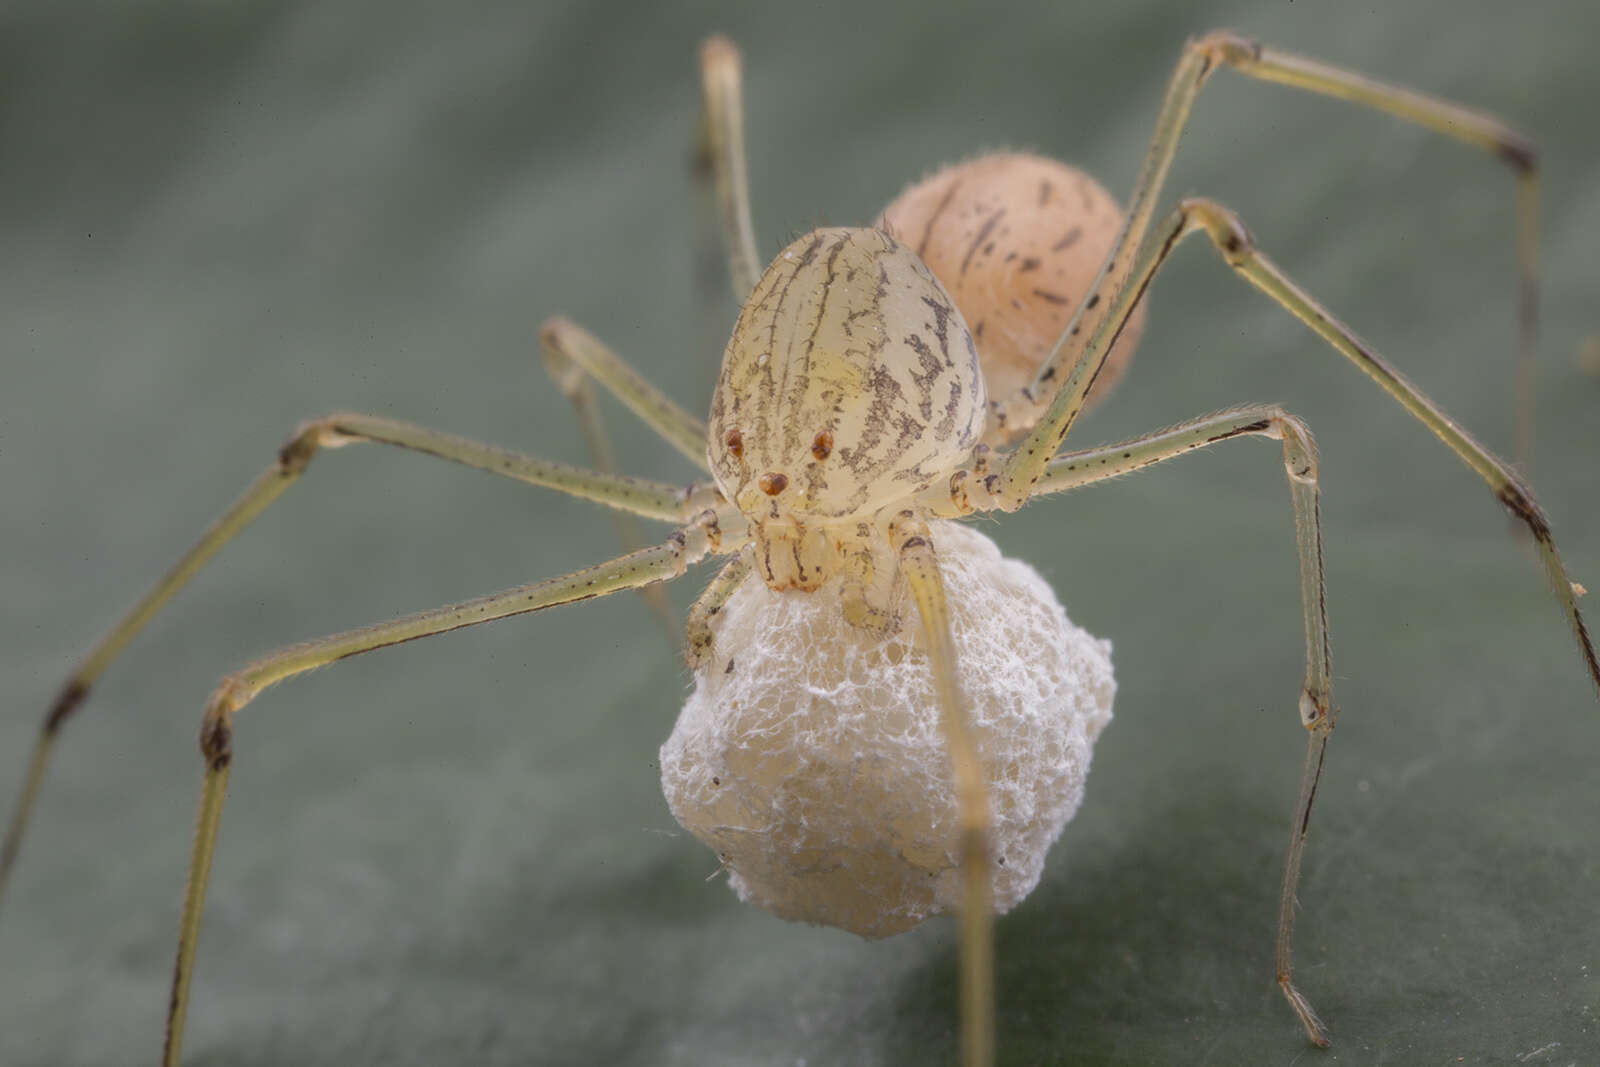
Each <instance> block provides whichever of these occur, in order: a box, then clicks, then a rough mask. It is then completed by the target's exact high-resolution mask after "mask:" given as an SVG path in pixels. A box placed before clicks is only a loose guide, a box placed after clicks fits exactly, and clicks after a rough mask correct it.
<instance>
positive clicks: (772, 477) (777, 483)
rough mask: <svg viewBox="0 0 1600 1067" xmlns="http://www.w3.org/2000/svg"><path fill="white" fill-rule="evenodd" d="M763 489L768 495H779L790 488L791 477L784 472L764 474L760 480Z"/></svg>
mask: <svg viewBox="0 0 1600 1067" xmlns="http://www.w3.org/2000/svg"><path fill="white" fill-rule="evenodd" d="M759 484H760V486H761V491H762V492H763V493H765V494H767V495H768V496H777V495H778V494H779V493H781V492H783V491H784V490H785V489H787V488H789V479H788V478H787V477H786V476H784V475H782V474H777V473H774V474H763V475H762V476H761V480H760V482H759Z"/></svg>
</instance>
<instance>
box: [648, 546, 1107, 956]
mask: <svg viewBox="0 0 1600 1067" xmlns="http://www.w3.org/2000/svg"><path fill="white" fill-rule="evenodd" d="M933 543H934V548H935V551H936V552H937V554H938V558H939V565H940V570H941V572H942V574H943V576H944V582H945V589H946V596H947V598H948V600H949V603H950V610H951V615H952V624H953V627H954V633H955V645H956V650H957V672H956V673H957V681H958V684H959V686H960V689H961V692H962V694H963V697H964V701H965V710H966V713H967V715H968V716H969V718H970V721H971V722H972V724H973V726H974V728H975V731H976V735H977V738H978V746H979V749H980V752H981V754H982V762H983V769H984V776H985V779H986V781H987V783H988V788H989V800H990V806H991V809H992V811H993V813H994V819H993V833H992V835H991V838H990V842H991V843H990V853H991V856H992V857H993V858H994V862H992V863H991V870H992V872H993V876H994V886H993V888H994V903H995V909H996V911H999V912H1004V911H1007V910H1009V909H1010V908H1012V907H1013V906H1015V905H1016V904H1017V903H1018V902H1019V901H1021V900H1022V899H1023V898H1024V897H1025V896H1027V895H1028V893H1029V892H1031V891H1032V890H1033V887H1034V886H1035V885H1037V884H1038V882H1039V876H1040V874H1041V872H1042V871H1043V868H1044V857H1045V853H1046V852H1047V851H1048V850H1049V848H1050V845H1051V844H1052V843H1054V841H1055V840H1056V838H1057V837H1059V836H1060V834H1061V830H1062V827H1063V826H1065V825H1066V822H1067V820H1068V819H1070V818H1071V817H1072V815H1073V813H1074V812H1076V811H1077V808H1078V804H1079V801H1081V800H1082V798H1083V786H1084V779H1085V776H1086V775H1087V774H1088V771H1089V757H1090V753H1091V751H1092V749H1093V747H1094V741H1095V738H1096V737H1098V736H1099V734H1100V731H1101V730H1102V729H1103V728H1104V727H1105V725H1106V723H1107V722H1109V721H1110V719H1111V702H1112V697H1113V696H1114V695H1115V693H1116V681H1115V679H1114V678H1113V677H1112V673H1111V643H1110V642H1109V641H1103V640H1100V639H1098V638H1096V637H1094V636H1092V635H1091V634H1089V633H1087V632H1085V631H1084V630H1081V629H1079V628H1078V627H1076V626H1074V625H1073V624H1072V623H1071V622H1070V621H1069V620H1068V619H1067V616H1066V612H1065V611H1064V610H1063V609H1062V607H1061V604H1060V603H1059V602H1058V601H1057V600H1056V597H1055V594H1054V593H1053V592H1052V591H1051V589H1050V586H1049V585H1048V584H1047V583H1046V582H1045V581H1044V579H1043V578H1041V577H1040V576H1039V574H1038V572H1037V571H1035V570H1034V569H1033V568H1032V567H1030V566H1028V565H1027V564H1026V563H1023V562H1021V561H1019V560H1014V559H1006V558H1004V557H1002V556H1001V555H1000V550H999V548H998V547H997V546H996V545H995V544H994V542H993V541H990V540H989V539H988V538H987V537H984V536H983V535H982V534H980V533H978V532H976V531H975V530H972V529H969V528H967V527H965V526H962V525H959V524H957V523H950V522H939V523H934V524H933ZM841 584H842V583H841V581H840V580H839V579H834V580H832V581H830V582H829V583H828V584H827V585H825V586H824V587H823V588H822V589H820V590H818V591H817V592H814V593H805V592H786V593H775V592H773V591H771V590H770V589H768V588H767V587H766V585H764V584H763V583H762V582H761V581H760V579H759V578H756V577H753V576H752V577H751V578H750V579H747V580H746V581H745V582H744V584H743V585H741V586H740V587H739V589H738V590H737V591H736V592H735V593H734V595H733V596H732V598H730V599H729V601H728V603H727V604H726V606H725V607H724V608H723V610H722V611H721V612H719V613H718V615H717V617H716V619H715V639H716V643H715V646H714V651H713V653H712V655H711V657H710V658H709V659H708V661H707V663H706V664H705V666H704V667H703V668H702V669H701V670H700V671H699V672H698V673H697V674H696V677H695V688H694V691H693V692H692V693H691V694H690V696H689V699H688V702H687V703H686V704H685V705H684V708H683V711H682V713H681V714H680V716H679V718H678V723H677V726H676V727H675V728H674V730H673V732H672V736H671V737H670V738H669V739H668V740H667V743H666V744H665V745H663V746H662V749H661V784H662V789H663V791H664V792H665V793H666V797H667V803H668V805H669V806H670V807H671V808H672V814H673V815H674V816H675V817H676V818H677V820H678V821H679V822H680V823H682V824H683V826H684V827H685V828H686V829H688V830H689V831H690V832H691V833H693V834H694V835H695V836H696V837H698V838H699V839H700V840H701V841H703V842H705V843H706V844H707V845H709V846H710V847H711V848H712V849H713V850H715V851H716V853H717V855H718V857H719V858H720V859H721V860H722V861H723V863H724V864H725V865H726V867H727V868H728V870H729V871H730V872H731V877H730V879H729V883H730V885H732V887H733V890H734V892H736V893H738V894H739V897H740V898H741V899H743V900H748V901H751V902H753V903H756V904H758V905H760V906H761V907H763V908H765V909H767V910H768V911H770V912H772V913H773V914H775V915H779V916H781V917H783V918H786V919H797V920H803V921H806V922H814V923H826V924H827V925H830V926H837V927H840V928H842V929H845V930H850V931H852V932H854V933H857V934H860V935H861V936H863V937H887V936H889V935H891V934H897V933H901V932H903V931H905V930H909V929H910V928H911V927H913V926H915V925H916V924H917V923H919V922H921V921H922V920H923V919H926V918H928V917H929V916H932V915H937V914H940V913H943V912H947V911H954V910H955V909H956V907H957V905H958V902H959V900H960V871H959V858H960V857H959V849H958V846H957V835H956V826H957V820H956V804H955V796H954V789H953V786H952V776H951V770H950V765H949V758H948V756H947V755H946V746H945V741H944V737H943V735H942V733H941V732H940V729H939V709H938V705H937V702H936V700H935V696H934V688H933V676H932V673H931V671H930V669H929V665H928V657H927V652H926V647H927V646H926V642H925V641H924V640H923V638H922V634H921V625H920V621H919V619H918V617H917V610H916V606H915V604H914V603H913V602H912V601H911V599H910V598H909V597H906V598H905V601H904V603H903V605H902V607H901V616H902V623H901V626H900V629H899V632H898V633H894V634H890V635H887V636H885V635H881V634H875V633H872V632H870V631H867V630H863V629H859V628H856V627H853V626H851V625H849V624H848V623H846V622H845V620H844V614H843V610H842V608H841V603H840V587H841Z"/></svg>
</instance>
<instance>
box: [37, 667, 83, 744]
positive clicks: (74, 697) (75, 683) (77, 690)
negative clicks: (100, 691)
mask: <svg viewBox="0 0 1600 1067" xmlns="http://www.w3.org/2000/svg"><path fill="white" fill-rule="evenodd" d="M88 695H89V686H88V684H87V683H85V682H82V681H80V680H79V679H77V678H73V679H70V680H69V681H68V682H67V684H66V685H64V686H62V687H61V692H60V693H59V694H57V696H56V702H55V703H54V704H51V705H50V710H49V711H48V712H47V713H46V714H45V717H44V732H45V735H46V736H49V737H53V736H54V735H55V733H56V731H58V730H60V729H61V724H62V723H64V722H66V721H67V720H68V719H70V718H71V717H72V713H73V712H75V711H77V710H78V705H80V704H82V703H83V698H84V697H86V696H88Z"/></svg>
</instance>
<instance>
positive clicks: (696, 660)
mask: <svg viewBox="0 0 1600 1067" xmlns="http://www.w3.org/2000/svg"><path fill="white" fill-rule="evenodd" d="M751 569H752V564H751V562H750V556H749V554H747V553H744V552H741V553H739V554H738V555H737V556H734V557H733V558H732V559H730V560H729V561H728V564H727V566H725V567H723V568H722V570H720V571H718V572H717V576H716V577H715V578H713V579H711V584H710V585H708V586H706V588H705V592H703V593H701V594H700V597H699V599H697V600H696V601H695V602H694V607H692V608H690V609H689V623H688V625H687V626H686V627H685V628H684V638H683V648H684V658H685V659H687V660H688V661H689V669H690V670H699V669H700V667H701V665H702V664H704V663H705V661H706V658H707V657H708V656H710V655H711V650H712V643H713V638H712V633H711V620H712V619H714V618H716V617H717V615H718V614H719V613H720V612H721V611H722V609H723V607H724V606H726V605H727V603H728V598H729V597H731V596H733V594H734V592H735V591H736V590H737V589H738V588H739V586H740V585H741V584H743V582H744V580H745V579H746V578H748V577H750V571H751Z"/></svg>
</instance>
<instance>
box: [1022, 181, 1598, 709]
mask: <svg viewBox="0 0 1600 1067" xmlns="http://www.w3.org/2000/svg"><path fill="white" fill-rule="evenodd" d="M1195 232H1201V233H1204V234H1205V235H1206V236H1207V237H1209V238H1210V240H1211V243H1212V245H1213V246H1214V247H1215V248H1216V249H1217V251H1218V252H1220V253H1221V254H1222V257H1223V259H1224V260H1225V261H1226V262H1227V264H1228V266H1230V267H1232V268H1233V269H1234V270H1235V271H1236V272H1238V273H1239V274H1240V275H1241V276H1243V277H1244V279H1245V280H1246V281H1248V282H1249V283H1250V284H1251V285H1254V286H1255V287H1256V288H1257V289H1260V290H1261V291H1262V292H1264V293H1266V294H1267V295H1268V296H1269V297H1271V298H1272V299H1273V300H1274V301H1276V302H1277V303H1278V304H1279V305H1281V306H1282V307H1283V308H1284V309H1285V310H1287V311H1288V312H1289V313H1290V314H1292V315H1294V316H1295V317H1296V318H1297V319H1299V320H1300V321H1302V322H1304V323H1305V324H1306V325H1307V326H1309V327H1310V328H1311V329H1312V331H1313V332H1315V333H1316V334H1317V336H1319V337H1321V338H1322V339H1323V340H1324V341H1326V342H1328V344H1329V345H1331V346H1332V347H1333V349H1334V350H1335V351H1336V352H1338V353H1339V354H1340V355H1342V356H1344V357H1345V358H1346V359H1348V360H1350V362H1352V363H1354V364H1355V365H1356V367H1357V368H1359V369H1360V370H1361V371H1362V373H1364V374H1366V375H1367V376H1368V377H1370V378H1372V379H1373V380H1374V381H1375V382H1377V383H1378V384H1379V385H1380V386H1382V387H1383V389H1384V391H1385V392H1387V393H1388V394H1389V395H1390V396H1392V397H1393V398H1394V399H1395V400H1396V401H1397V402H1398V403H1399V404H1400V406H1401V407H1403V408H1405V409H1406V410H1407V411H1409V412H1410V413H1411V414H1412V415H1413V416H1415V417H1416V419H1417V420H1418V421H1419V422H1421V423H1422V424H1423V425H1424V426H1426V427H1427V428H1428V429H1429V430H1431V431H1433V433H1434V435H1435V436H1437V437H1438V438H1439V439H1440V440H1441V441H1443V442H1444V443H1445V444H1446V445H1448V446H1450V450H1451V451H1453V452H1454V453H1455V454H1456V455H1457V456H1459V457H1460V458H1461V460H1462V462H1463V463H1465V464H1466V465H1467V466H1468V467H1469V468H1471V469H1472V470H1473V471H1474V472H1475V473H1476V474H1477V475H1478V476H1479V477H1480V478H1482V479H1483V480H1484V482H1485V483H1486V484H1487V485H1488V486H1489V488H1490V489H1491V490H1492V491H1493V492H1494V495H1495V497H1496V498H1497V499H1498V500H1499V501H1500V502H1501V503H1502V504H1504V505H1505V507H1506V508H1507V510H1509V511H1510V512H1511V514H1512V515H1513V516H1515V517H1516V518H1517V519H1519V520H1521V521H1522V522H1523V523H1524V524H1525V525H1526V526H1527V528H1528V532H1529V533H1530V534H1532V536H1533V539H1534V542H1535V544H1536V545H1537V548H1538V552H1539V558H1540V561H1541V563H1542V564H1543V566H1544V571H1545V576H1546V577H1547V578H1548V579H1549V582H1550V587H1551V590H1552V591H1553V592H1554V593H1555V596H1556V599H1557V600H1558V601H1559V602H1560V604H1561V610H1562V613H1563V614H1564V615H1565V616H1566V618H1567V622H1568V624H1569V625H1570V626H1571V628H1572V633H1573V637H1574V638H1575V639H1576V640H1577V642H1578V651H1579V653H1580V654H1581V655H1582V656H1583V660H1584V665H1585V667H1586V669H1587V670H1588V672H1589V678H1590V680H1591V681H1592V682H1593V683H1594V686H1595V690H1596V692H1597V693H1600V661H1597V659H1596V657H1595V650H1594V645H1593V643H1592V642H1591V641H1590V638H1589V632H1588V628H1587V627H1586V626H1585V625H1584V621H1583V615H1582V614H1581V613H1580V612H1579V611H1578V602H1577V597H1576V596H1575V595H1574V593H1573V586H1572V579H1571V578H1570V577H1569V576H1568V574H1567V569H1566V566H1565V565H1564V564H1563V563H1562V562H1561V556H1560V555H1559V554H1558V553H1557V551H1556V546H1555V539H1554V537H1553V536H1552V534H1551V532H1550V524H1549V521H1548V520H1547V519H1546V518H1545V516H1544V512H1543V511H1542V510H1540V508H1539V505H1538V504H1537V503H1536V502H1535V501H1534V499H1533V491H1532V490H1531V489H1529V488H1528V486H1527V484H1526V483H1525V482H1524V481H1523V480H1522V479H1521V478H1520V477H1519V476H1518V475H1517V474H1516V472H1515V471H1513V470H1512V469H1511V468H1510V467H1509V466H1507V465H1506V464H1505V463H1503V462H1501V461H1500V460H1499V459H1497V458H1496V457H1495V455H1494V454H1493V453H1492V452H1490V451H1489V450H1488V449H1487V448H1485V447H1483V445H1481V444H1479V443H1478V442H1477V441H1476V440H1474V439H1473V437H1472V435H1470V434H1469V433H1467V431H1466V430H1464V429H1463V428H1462V427H1461V426H1460V425H1458V424H1457V423H1456V422H1455V420H1453V419H1451V418H1450V416H1448V415H1446V414H1445V413H1444V412H1443V411H1441V410H1440V409H1439V408H1438V406H1437V405H1435V404H1434V403H1433V401H1431V400H1429V399H1428V398H1427V397H1426V396H1424V395H1423V393H1422V391H1421V390H1419V389H1418V388H1417V387H1416V386H1415V385H1413V384H1411V382H1410V381H1408V380H1407V379H1406V378H1405V376H1404V375H1402V374H1401V373H1400V372H1399V371H1397V370H1395V369H1394V368H1393V367H1391V366H1390V365H1389V364H1388V363H1387V362H1386V361H1385V360H1384V359H1383V358H1382V357H1380V356H1379V355H1378V354H1377V353H1376V352H1374V351H1373V350H1372V348H1371V346H1369V345H1368V344H1367V343H1366V342H1365V341H1363V340H1362V339H1361V338H1360V337H1358V336H1357V335H1356V333H1355V331H1354V330H1352V329H1350V327H1348V326H1346V325H1345V324H1344V323H1342V322H1340V321H1339V320H1338V319H1337V318H1335V317H1334V316H1333V313H1332V312H1330V311H1328V309H1327V308H1325V307H1323V306H1322V304H1321V303H1320V302H1318V301H1317V300H1316V299H1315V298H1314V297H1312V296H1311V295H1310V294H1309V293H1307V292H1306V291H1305V290H1303V289H1301V288H1300V287H1299V286H1298V285H1296V284H1295V283H1294V282H1293V281H1292V280H1290V278H1289V277H1288V276H1287V275H1286V274H1284V273H1283V272H1282V271H1281V270H1279V269H1278V267H1277V265H1276V264H1274V263H1273V262H1272V261H1271V260H1270V259H1268V258H1267V257H1266V255H1265V254H1264V253H1262V252H1260V251H1258V250H1257V249H1256V248H1255V245H1254V242H1253V241H1251V239H1250V234H1249V233H1248V232H1247V231H1246V230H1245V228H1244V224H1243V223H1242V222H1240V221H1239V219H1238V217H1237V216H1236V215H1234V214H1233V213H1232V212H1231V211H1229V210H1228V209H1227V208H1225V207H1223V206H1221V205H1220V204H1217V203H1215V202H1213V201H1210V200H1202V199H1187V200H1184V201H1183V202H1182V203H1181V204H1180V205H1179V207H1178V209H1177V210H1176V211H1175V212H1173V213H1172V214H1171V215H1170V216H1169V217H1168V218H1167V220H1166V221H1165V222H1163V223H1162V224H1161V225H1160V226H1159V227H1157V228H1156V230H1155V231H1154V232H1153V233H1152V234H1151V236H1150V239H1149V240H1148V241H1147V242H1146V243H1145V246H1144V248H1143V249H1142V250H1141V251H1140V253H1139V255H1138V257H1137V258H1136V259H1135V260H1134V262H1133V265H1132V267H1131V268H1130V270H1129V272H1128V284H1127V285H1126V286H1124V287H1123V288H1122V289H1121V290H1120V291H1119V292H1118V293H1117V295H1116V298H1115V300H1114V301H1113V304H1112V307H1111V310H1110V311H1108V312H1107V313H1106V317H1105V320H1104V321H1103V322H1102V323H1101V325H1100V327H1099V328H1098V329H1097V330H1096V331H1095V336H1094V337H1093V338H1092V339H1091V340H1090V342H1089V347H1088V349H1087V350H1086V352H1085V357H1086V358H1085V359H1084V361H1083V362H1081V363H1079V364H1078V366H1077V367H1076V368H1074V369H1073V371H1072V374H1071V376H1070V377H1069V379H1068V381H1067V383H1066V385H1064V386H1063V387H1062V391H1061V393H1060V394H1059V395H1058V396H1057V397H1056V403H1055V404H1054V405H1052V408H1051V410H1052V411H1055V410H1056V409H1057V407H1060V408H1062V409H1063V410H1064V411H1075V410H1076V405H1081V403H1082V399H1083V396H1084V394H1085V393H1086V392H1087V391H1088V388H1089V386H1090V385H1092V384H1093V381H1094V373H1093V367H1094V366H1098V364H1099V362H1101V360H1102V359H1103V354H1104V353H1105V352H1106V351H1107V350H1108V349H1109V348H1110V346H1111V343H1112V342H1113V341H1115V339H1116V335H1117V331H1118V330H1120V329H1121V328H1122V324H1123V323H1124V322H1126V321H1127V318H1128V315H1129V314H1130V313H1131V311H1132V308H1133V306H1134V304H1135V303H1136V302H1137V301H1138V300H1139V298H1140V297H1141V296H1142V295H1143V294H1144V291H1145V289H1146V288H1147V287H1148V286H1149V284H1150V280H1151V277H1152V276H1153V275H1154V274H1155V272H1156V270H1157V268H1159V267H1160V265H1161V264H1162V263H1163V262H1165V260H1166V258H1167V256H1168V255H1170V254H1171V252H1172V249H1173V247H1174V246H1176V245H1177V243H1178V242H1179V241H1180V240H1182V239H1183V238H1184V237H1185V236H1187V235H1188V234H1190V233H1195ZM1068 425H1070V419H1068V420H1067V421H1066V422H1065V423H1060V424H1058V429H1059V433H1058V434H1057V435H1056V436H1053V437H1049V438H1046V439H1045V441H1044V442H1043V443H1042V444H1040V445H1035V446H1033V447H1034V451H1032V452H1031V453H1030V452H1029V448H1030V442H1031V441H1032V440H1033V439H1032V436H1030V438H1029V439H1028V441H1024V442H1023V444H1021V445H1019V446H1018V447H1017V450H1016V451H1015V452H1013V453H1010V454H1008V456H1007V457H1006V459H1005V460H1004V461H1003V462H1002V465H1001V469H1000V471H999V472H998V473H997V474H996V475H995V476H993V478H992V479H991V480H992V483H993V489H992V492H993V493H994V496H995V498H996V504H997V506H999V507H1001V508H1003V509H1005V510H1015V508H1016V507H1018V506H1020V505H1021V503H1022V501H1025V500H1026V499H1027V498H1028V497H1029V496H1030V495H1031V493H1032V491H1033V489H1032V487H1033V486H1034V485H1035V484H1036V483H1037V482H1038V481H1039V480H1040V478H1041V477H1042V476H1043V475H1044V473H1045V471H1046V470H1047V469H1048V467H1049V465H1050V462H1051V456H1053V455H1054V453H1055V450H1056V448H1057V447H1059V445H1060V443H1061V437H1062V436H1063V435H1064V434H1065V428H1066V426H1068Z"/></svg>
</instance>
